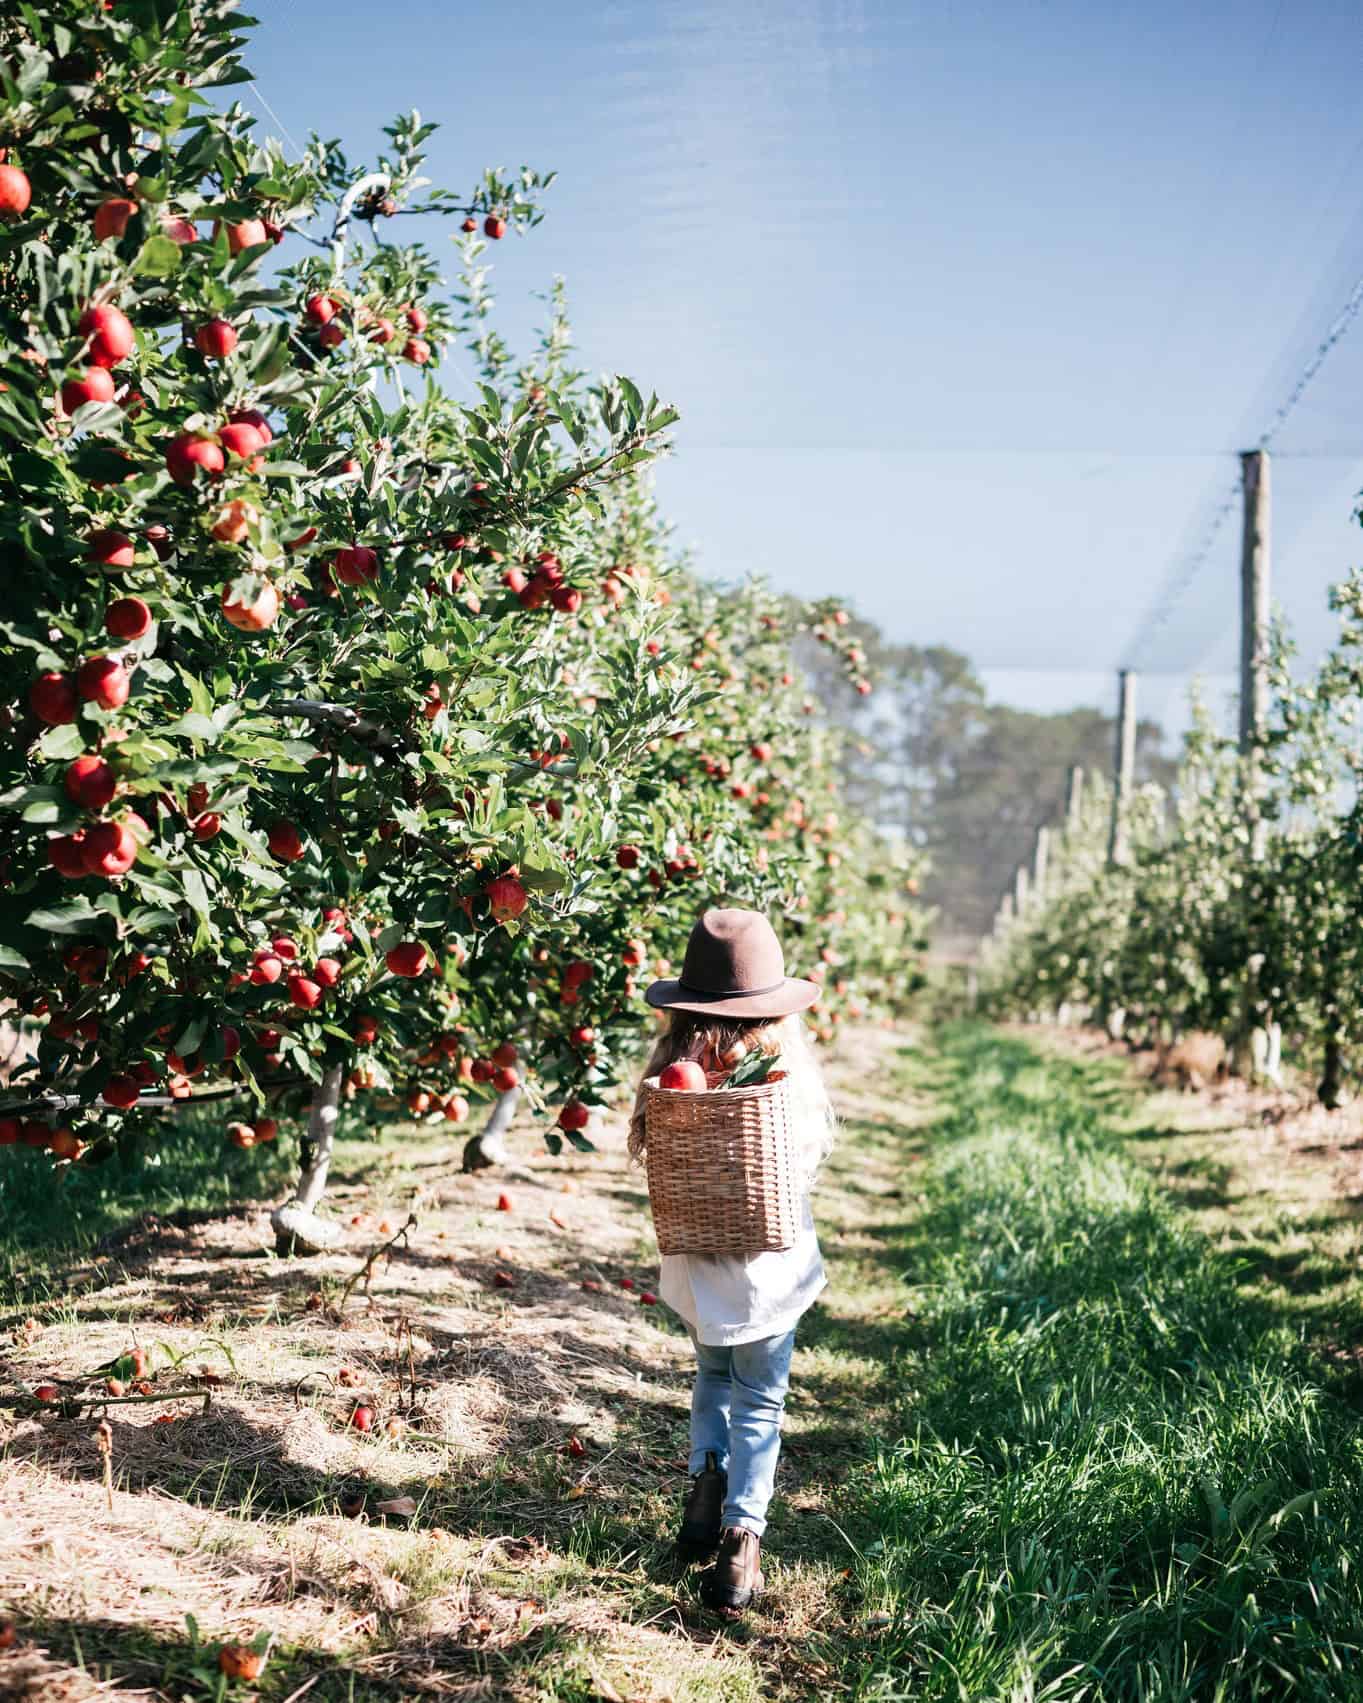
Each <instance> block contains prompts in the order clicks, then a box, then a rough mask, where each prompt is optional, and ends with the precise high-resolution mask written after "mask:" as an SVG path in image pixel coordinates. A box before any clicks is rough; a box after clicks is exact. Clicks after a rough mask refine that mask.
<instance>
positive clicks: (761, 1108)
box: [644, 1073, 804, 1254]
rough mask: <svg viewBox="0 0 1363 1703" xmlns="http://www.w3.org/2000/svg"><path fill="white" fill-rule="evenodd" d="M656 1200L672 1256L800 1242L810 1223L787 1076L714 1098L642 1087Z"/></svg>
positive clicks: (664, 1248)
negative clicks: (802, 1230) (799, 1236)
mask: <svg viewBox="0 0 1363 1703" xmlns="http://www.w3.org/2000/svg"><path fill="white" fill-rule="evenodd" d="M644 1131H645V1138H646V1143H647V1145H646V1147H645V1157H646V1160H647V1164H648V1199H649V1204H650V1206H651V1207H652V1208H653V1228H654V1230H655V1231H656V1232H657V1237H658V1251H659V1252H660V1253H664V1254H758V1253H764V1252H767V1251H769V1250H774V1249H778V1248H789V1247H792V1246H793V1245H794V1242H795V1238H796V1236H797V1234H798V1233H799V1229H800V1225H801V1221H802V1217H803V1210H804V1206H803V1193H802V1190H801V1188H800V1184H799V1176H798V1166H797V1164H796V1158H795V1142H794V1132H793V1129H792V1114H791V1098H790V1083H789V1081H788V1079H787V1078H786V1076H785V1075H784V1074H783V1073H778V1074H775V1075H773V1076H771V1077H769V1078H768V1079H767V1081H765V1082H758V1083H755V1084H754V1085H753V1086H752V1087H750V1088H720V1089H714V1090H712V1091H710V1092H708V1093H689V1092H688V1091H687V1090H685V1089H668V1088H659V1086H658V1079H657V1077H649V1078H648V1080H647V1081H646V1082H645V1083H644Z"/></svg>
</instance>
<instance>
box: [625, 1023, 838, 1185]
mask: <svg viewBox="0 0 1363 1703" xmlns="http://www.w3.org/2000/svg"><path fill="white" fill-rule="evenodd" d="M745 1052H764V1053H767V1054H769V1055H770V1056H772V1057H775V1056H777V1055H778V1054H779V1055H780V1059H781V1068H782V1069H783V1070H784V1071H785V1072H786V1074H787V1076H788V1077H789V1079H790V1090H791V1095H792V1098H793V1100H794V1104H795V1111H796V1117H795V1124H796V1128H797V1129H798V1130H799V1132H800V1158H801V1161H802V1164H803V1168H804V1170H805V1174H806V1176H807V1177H808V1178H809V1179H811V1180H812V1179H813V1176H814V1173H815V1172H816V1171H817V1170H818V1168H819V1166H820V1165H822V1164H823V1162H824V1160H825V1159H827V1158H828V1156H829V1154H830V1153H831V1152H832V1151H833V1143H834V1140H835V1138H836V1136H837V1120H836V1118H835V1117H834V1114H833V1106H832V1102H831V1101H830V1100H829V1098H828V1089H827V1088H826V1087H825V1086H824V1080H823V1074H822V1072H821V1071H820V1069H819V1065H818V1061H817V1060H816V1059H815V1057H814V1052H813V1049H812V1048H811V1047H810V1044H809V1038H808V1036H807V1035H806V1033H805V1026H804V1023H803V1022H802V1021H801V1020H800V1018H799V1017H798V1016H792V1017H730V1018H728V1019H719V1018H714V1017H704V1016H701V1015H700V1014H699V1013H697V1012H693V1011H669V1012H668V1013H667V1022H666V1027H665V1028H664V1029H663V1030H662V1032H661V1034H660V1035H659V1036H658V1039H657V1040H656V1041H655V1042H654V1045H653V1051H652V1052H651V1053H650V1054H649V1058H648V1063H647V1064H646V1065H645V1066H644V1076H645V1078H647V1077H650V1076H657V1074H658V1073H659V1071H661V1070H663V1069H665V1068H666V1066H668V1065H669V1064H675V1063H676V1061H677V1060H678V1059H684V1058H689V1059H695V1060H696V1061H697V1062H698V1063H700V1064H703V1065H704V1066H705V1068H706V1069H722V1068H723V1066H724V1065H725V1064H729V1063H733V1062H734V1061H735V1060H736V1058H737V1057H739V1056H741V1054H742V1053H745ZM647 1140H648V1138H647V1134H646V1132H645V1129H644V1085H643V1082H640V1084H639V1091H638V1093H637V1094H636V1095H635V1097H634V1111H633V1112H632V1114H631V1116H630V1120H629V1150H630V1153H631V1154H632V1155H633V1157H634V1158H635V1159H642V1158H643V1156H644V1150H645V1147H646V1145H647Z"/></svg>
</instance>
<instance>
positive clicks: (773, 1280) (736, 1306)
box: [658, 1195, 828, 1348]
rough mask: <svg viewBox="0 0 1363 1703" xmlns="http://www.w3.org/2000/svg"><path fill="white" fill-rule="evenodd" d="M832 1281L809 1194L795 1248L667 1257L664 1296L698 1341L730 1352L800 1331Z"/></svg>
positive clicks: (662, 1284)
mask: <svg viewBox="0 0 1363 1703" xmlns="http://www.w3.org/2000/svg"><path fill="white" fill-rule="evenodd" d="M827 1283H828V1279H827V1277H826V1276H825V1275H824V1269H823V1256H822V1255H821V1254H820V1252H819V1238H818V1236H817V1235H816V1234H815V1232H814V1214H813V1212H812V1211H811V1209H810V1204H809V1196H808V1195H806V1196H805V1201H804V1222H803V1224H802V1225H801V1227H800V1232H799V1234H798V1235H797V1236H796V1238H795V1243H794V1245H793V1246H792V1247H789V1248H779V1249H775V1250H773V1251H771V1252H769V1253H764V1254H664V1255H663V1256H662V1267H661V1271H660V1273H659V1281H658V1294H659V1295H660V1296H661V1298H662V1299H663V1300H664V1301H666V1303H667V1305H668V1306H669V1307H671V1309H672V1311H673V1312H674V1313H676V1314H677V1315H678V1316H679V1317H680V1318H682V1319H684V1320H685V1321H686V1323H687V1324H688V1325H690V1327H691V1329H692V1330H693V1331H694V1332H695V1333H696V1339H697V1341H699V1342H703V1343H706V1344H707V1345H709V1346H711V1347H715V1348H728V1347H731V1346H732V1345H733V1344H734V1343H736V1342H756V1341H758V1339H759V1338H761V1337H764V1336H784V1335H785V1333H786V1332H787V1331H790V1330H794V1329H795V1325H796V1322H797V1321H798V1319H799V1318H800V1315H801V1314H802V1313H803V1312H805V1311H806V1309H807V1308H808V1307H809V1306H810V1305H811V1304H812V1303H813V1302H814V1301H815V1299H816V1298H817V1297H818V1295H819V1293H820V1291H821V1290H823V1289H824V1288H825V1287H826V1285H827Z"/></svg>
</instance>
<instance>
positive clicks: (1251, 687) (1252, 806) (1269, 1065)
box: [1232, 449, 1339, 1104]
mask: <svg viewBox="0 0 1363 1703" xmlns="http://www.w3.org/2000/svg"><path fill="white" fill-rule="evenodd" d="M1240 472H1241V486H1242V490H1243V493H1244V510H1243V523H1242V529H1241V534H1240V760H1241V763H1242V766H1243V767H1242V788H1243V792H1242V796H1243V799H1244V809H1245V816H1246V818H1247V820H1248V824H1249V855H1250V861H1251V862H1252V863H1262V862H1263V859H1264V853H1265V851H1266V850H1267V847H1268V824H1267V822H1266V821H1265V820H1264V814H1263V770H1262V767H1261V764H1260V760H1259V753H1260V749H1261V747H1262V744H1263V739H1264V735H1265V733H1266V732H1267V730H1268V640H1269V586H1270V576H1271V568H1272V557H1271V537H1272V506H1271V503H1270V484H1269V460H1268V452H1267V451H1266V450H1262V449H1247V450H1244V451H1242V452H1241V455H1240ZM1262 967H1263V958H1262V955H1260V954H1258V953H1256V954H1255V955H1254V957H1253V958H1252V959H1251V960H1250V962H1249V964H1248V965H1247V966H1246V972H1245V973H1246V978H1247V981H1246V995H1247V1009H1246V1014H1245V1015H1246V1021H1245V1022H1244V1023H1243V1024H1242V1027H1241V1030H1240V1033H1239V1034H1237V1036H1236V1037H1235V1043H1234V1045H1233V1047H1232V1059H1233V1063H1234V1066H1235V1068H1236V1070H1237V1071H1238V1072H1239V1073H1240V1074H1241V1075H1242V1076H1246V1077H1248V1078H1249V1079H1250V1080H1252V1081H1253V1080H1257V1079H1259V1078H1262V1077H1267V1078H1268V1079H1269V1080H1270V1081H1274V1082H1276V1081H1277V1080H1279V1076H1280V1068H1279V1065H1278V1054H1279V1051H1280V1049H1281V1045H1282V1037H1281V1032H1280V1030H1279V1028H1278V1025H1277V1024H1276V1023H1275V1022H1274V1021H1273V1019H1272V1011H1271V1008H1270V1005H1269V1003H1268V1001H1267V1000H1266V999H1265V998H1264V994H1263V990H1262V988H1261V986H1260V972H1261V970H1262ZM1327 992H1328V993H1329V994H1330V995H1331V996H1333V989H1328V990H1327ZM1337 1040H1338V1037H1337V1036H1336V1035H1334V1034H1332V1033H1331V1032H1330V1030H1329V1026H1328V1023H1327V1034H1326V1048H1325V1050H1326V1070H1325V1078H1326V1080H1325V1082H1324V1083H1323V1084H1322V1089H1323V1090H1330V1089H1331V1088H1332V1086H1333V1085H1332V1083H1331V1077H1332V1076H1338V1074H1339V1069H1338V1059H1337V1057H1336V1053H1337ZM1322 1097H1324V1094H1323V1095H1322ZM1326 1103H1327V1104H1329V1103H1330V1102H1329V1100H1327V1101H1326Z"/></svg>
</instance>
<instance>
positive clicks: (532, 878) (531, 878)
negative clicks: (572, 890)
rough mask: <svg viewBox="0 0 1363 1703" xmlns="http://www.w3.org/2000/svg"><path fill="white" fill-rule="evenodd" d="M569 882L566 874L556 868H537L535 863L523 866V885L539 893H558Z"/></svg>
mask: <svg viewBox="0 0 1363 1703" xmlns="http://www.w3.org/2000/svg"><path fill="white" fill-rule="evenodd" d="M567 884H568V878H567V876H566V875H561V874H560V873H559V872H558V870H556V869H537V868H536V867H535V866H534V864H524V865H523V866H522V867H521V885H522V886H523V887H529V888H530V889H531V890H532V891H533V892H537V893H558V892H561V891H562V890H563V888H564V887H566V886H567Z"/></svg>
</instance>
